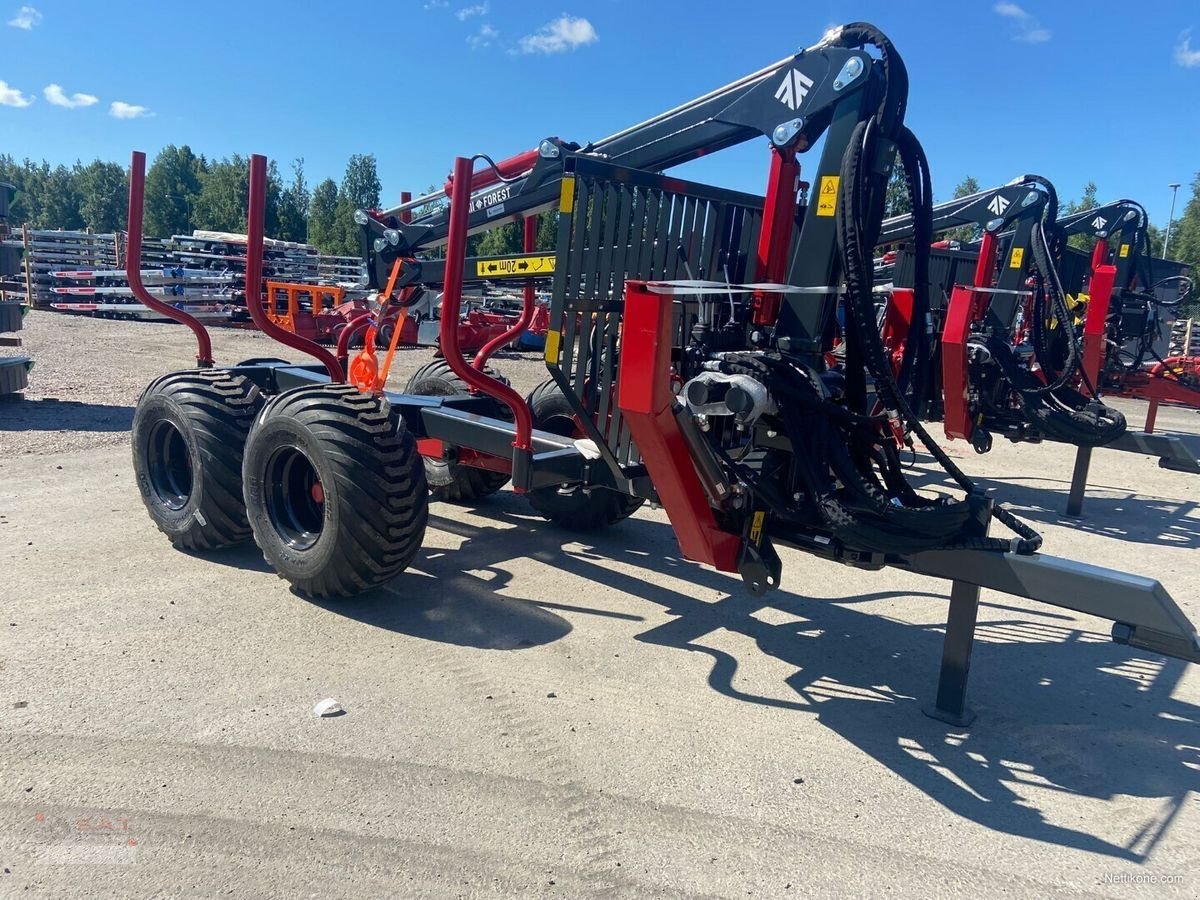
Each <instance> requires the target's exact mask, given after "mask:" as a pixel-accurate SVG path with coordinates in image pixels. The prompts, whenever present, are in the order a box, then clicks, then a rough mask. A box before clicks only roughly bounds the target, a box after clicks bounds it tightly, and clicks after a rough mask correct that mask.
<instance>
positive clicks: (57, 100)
mask: <svg viewBox="0 0 1200 900" xmlns="http://www.w3.org/2000/svg"><path fill="white" fill-rule="evenodd" d="M42 96H43V97H45V98H46V102H47V103H52V104H54V105H55V106H61V107H63V108H65V109H79V108H80V107H81V106H95V105H96V104H97V103H99V102H100V98H99V97H96V96H94V95H92V94H71V95H70V96H67V92H66V91H64V90H63V89H62V87H61V86H60V85H57V84H48V85H46V87H44V88H43V89H42Z"/></svg>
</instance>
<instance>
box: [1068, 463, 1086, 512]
mask: <svg viewBox="0 0 1200 900" xmlns="http://www.w3.org/2000/svg"><path fill="white" fill-rule="evenodd" d="M1091 466H1092V448H1091V447H1080V448H1078V449H1077V450H1076V451H1075V471H1074V472H1072V473H1071V493H1070V494H1069V495H1068V496H1067V515H1068V516H1080V515H1082V514H1083V493H1084V491H1086V490H1087V479H1088V469H1090V468H1091Z"/></svg>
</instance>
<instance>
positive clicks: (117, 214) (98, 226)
mask: <svg viewBox="0 0 1200 900" xmlns="http://www.w3.org/2000/svg"><path fill="white" fill-rule="evenodd" d="M75 184H76V187H77V189H78V192H79V197H80V203H79V213H80V215H81V216H82V218H83V224H84V225H85V226H87V227H88V228H90V229H92V231H95V232H98V233H101V234H106V233H108V232H113V231H122V230H124V228H125V224H126V216H127V213H128V209H129V177H128V175H127V174H126V172H125V167H124V166H120V165H118V164H117V163H111V162H101V161H100V160H98V159H97V160H94V161H92V162H90V163H88V164H87V165H86V166H79V167H77V168H76V171H75Z"/></svg>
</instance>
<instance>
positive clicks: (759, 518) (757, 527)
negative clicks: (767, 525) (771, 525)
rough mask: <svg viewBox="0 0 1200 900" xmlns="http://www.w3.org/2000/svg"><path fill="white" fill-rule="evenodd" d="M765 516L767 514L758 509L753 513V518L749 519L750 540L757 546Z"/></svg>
mask: <svg viewBox="0 0 1200 900" xmlns="http://www.w3.org/2000/svg"><path fill="white" fill-rule="evenodd" d="M766 518H767V514H766V513H765V512H763V511H762V510H759V511H758V512H756V513H755V514H754V518H753V519H751V520H750V541H751V542H752V543H753V544H754V545H755V546H757V545H758V544H759V543H761V542H762V529H763V520H764V519H766Z"/></svg>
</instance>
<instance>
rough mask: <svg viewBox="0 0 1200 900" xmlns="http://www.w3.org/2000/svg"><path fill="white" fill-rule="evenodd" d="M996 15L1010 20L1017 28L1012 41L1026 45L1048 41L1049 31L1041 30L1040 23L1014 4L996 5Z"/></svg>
mask: <svg viewBox="0 0 1200 900" xmlns="http://www.w3.org/2000/svg"><path fill="white" fill-rule="evenodd" d="M993 8H994V9H995V10H996V14H997V15H1000V16H1003V17H1004V18H1006V19H1012V20H1013V22H1014V23H1015V24H1016V26H1017V33H1016V34H1014V35H1013V40H1014V41H1024V42H1025V43H1027V44H1044V43H1045V42H1046V41H1048V40H1050V37H1051V35H1050V29H1049V28H1043V27H1042V23H1041V22H1039V21H1038V20H1037V19H1035V18H1034V17H1033V16H1031V15H1030V14H1029V13H1028V12H1026V11H1025V10H1024V9H1023V8H1022V7H1020V6H1017V4H1015V3H997V4H996V5H995V7H993Z"/></svg>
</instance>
